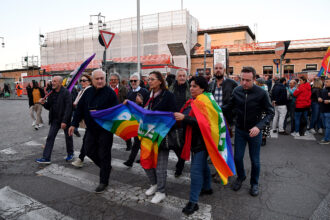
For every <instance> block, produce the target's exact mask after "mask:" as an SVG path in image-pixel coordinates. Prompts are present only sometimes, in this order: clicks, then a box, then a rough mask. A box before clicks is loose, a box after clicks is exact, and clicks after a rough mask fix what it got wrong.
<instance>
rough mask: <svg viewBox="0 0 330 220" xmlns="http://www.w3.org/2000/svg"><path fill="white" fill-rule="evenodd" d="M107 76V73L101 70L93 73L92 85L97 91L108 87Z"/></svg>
mask: <svg viewBox="0 0 330 220" xmlns="http://www.w3.org/2000/svg"><path fill="white" fill-rule="evenodd" d="M105 75H106V74H105V72H104V71H103V70H101V69H97V70H94V71H93V72H92V83H93V86H94V87H95V88H96V89H101V88H103V87H104V86H106V81H105Z"/></svg>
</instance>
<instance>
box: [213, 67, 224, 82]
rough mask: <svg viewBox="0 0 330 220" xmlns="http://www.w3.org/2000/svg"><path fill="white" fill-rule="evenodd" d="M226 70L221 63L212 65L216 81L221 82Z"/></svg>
mask: <svg viewBox="0 0 330 220" xmlns="http://www.w3.org/2000/svg"><path fill="white" fill-rule="evenodd" d="M225 70H226V68H225V67H224V66H223V64H222V63H216V64H215V65H214V76H215V77H216V78H217V79H218V80H221V79H223V76H224V74H225Z"/></svg>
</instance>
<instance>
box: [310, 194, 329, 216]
mask: <svg viewBox="0 0 330 220" xmlns="http://www.w3.org/2000/svg"><path fill="white" fill-rule="evenodd" d="M326 219H330V193H329V194H328V195H327V196H326V197H325V198H324V199H323V200H322V201H321V203H320V204H319V206H318V207H317V208H316V209H315V211H314V213H313V215H312V216H311V217H310V218H309V220H326Z"/></svg>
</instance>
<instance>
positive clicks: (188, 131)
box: [180, 99, 195, 160]
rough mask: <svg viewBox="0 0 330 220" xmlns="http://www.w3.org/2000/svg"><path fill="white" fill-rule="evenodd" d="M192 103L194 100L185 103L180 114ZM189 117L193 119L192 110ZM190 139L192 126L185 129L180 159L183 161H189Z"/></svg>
mask: <svg viewBox="0 0 330 220" xmlns="http://www.w3.org/2000/svg"><path fill="white" fill-rule="evenodd" d="M192 101H194V99H189V100H188V101H187V102H186V104H185V105H184V106H183V107H182V108H181V110H180V112H181V113H182V112H183V111H184V110H185V109H186V108H188V107H189V106H190V104H191V102H192ZM189 116H191V117H195V115H194V113H193V111H192V110H191V111H190V112H189ZM191 137H192V126H190V125H187V127H186V138H185V142H184V145H183V149H182V153H181V158H182V159H184V160H189V159H190V149H191Z"/></svg>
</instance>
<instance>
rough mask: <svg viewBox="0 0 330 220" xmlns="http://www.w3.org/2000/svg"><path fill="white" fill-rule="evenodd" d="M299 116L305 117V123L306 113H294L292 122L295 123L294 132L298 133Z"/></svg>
mask: <svg viewBox="0 0 330 220" xmlns="http://www.w3.org/2000/svg"><path fill="white" fill-rule="evenodd" d="M301 116H303V117H305V119H306V121H307V111H303V112H295V113H294V121H295V125H294V126H295V132H297V133H298V132H299V127H300V118H301Z"/></svg>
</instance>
